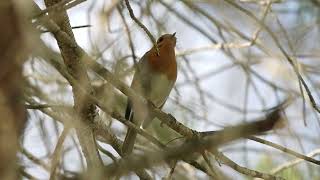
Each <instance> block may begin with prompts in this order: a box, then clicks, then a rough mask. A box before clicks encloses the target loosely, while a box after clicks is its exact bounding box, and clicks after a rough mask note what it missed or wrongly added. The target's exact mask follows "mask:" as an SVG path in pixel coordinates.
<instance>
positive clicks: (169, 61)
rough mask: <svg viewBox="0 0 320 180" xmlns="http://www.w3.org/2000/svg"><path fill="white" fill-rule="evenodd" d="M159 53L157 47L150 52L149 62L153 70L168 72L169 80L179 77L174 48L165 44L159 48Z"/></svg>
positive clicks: (148, 55)
mask: <svg viewBox="0 0 320 180" xmlns="http://www.w3.org/2000/svg"><path fill="white" fill-rule="evenodd" d="M159 54H160V55H158V54H157V52H156V50H155V48H152V49H151V50H150V51H149V52H148V54H147V58H148V63H149V65H150V68H151V69H152V71H154V72H157V73H161V74H166V75H167V77H168V79H169V80H172V81H175V80H176V79H177V62H176V57H175V52H174V48H173V47H170V46H163V47H160V48H159Z"/></svg>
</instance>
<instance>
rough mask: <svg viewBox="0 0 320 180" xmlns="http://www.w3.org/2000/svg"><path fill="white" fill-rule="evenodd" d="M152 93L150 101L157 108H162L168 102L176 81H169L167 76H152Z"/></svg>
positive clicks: (158, 74) (149, 96)
mask: <svg viewBox="0 0 320 180" xmlns="http://www.w3.org/2000/svg"><path fill="white" fill-rule="evenodd" d="M150 78H151V84H150V88H151V89H150V92H149V93H147V94H148V99H149V100H150V101H151V102H152V103H153V104H154V105H155V106H157V107H160V106H162V105H163V104H164V102H165V101H166V100H167V98H168V96H169V94H170V91H171V89H172V87H173V85H174V81H169V79H168V77H167V76H166V75H165V74H160V73H157V74H154V75H151V77H150Z"/></svg>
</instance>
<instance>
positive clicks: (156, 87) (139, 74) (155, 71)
mask: <svg viewBox="0 0 320 180" xmlns="http://www.w3.org/2000/svg"><path fill="white" fill-rule="evenodd" d="M157 44H158V48H159V55H158V54H157V51H156V48H155V47H152V48H151V49H150V50H149V51H148V52H146V53H145V54H144V56H143V57H142V58H141V60H140V61H139V63H138V68H137V71H136V73H135V74H134V77H133V80H132V84H131V88H132V89H134V90H135V91H136V92H137V93H139V94H140V95H142V96H143V97H145V98H146V99H148V100H149V101H151V102H152V103H153V104H154V105H155V106H156V107H158V108H162V107H163V105H164V103H165V102H166V100H167V98H168V96H169V94H170V91H171V89H172V88H173V86H174V83H175V81H176V79H177V62H176V57H175V50H174V48H175V45H176V38H175V33H174V34H164V35H162V36H161V37H160V38H159V39H158V41H157ZM125 117H126V119H127V120H130V121H131V122H133V123H134V124H136V125H137V126H138V127H140V126H141V124H143V127H144V128H145V127H147V126H148V125H149V124H150V122H151V120H152V117H149V116H148V112H147V108H146V107H144V106H143V105H142V104H138V103H134V102H131V101H130V100H128V105H127V109H126V114H125ZM136 136H137V133H136V132H135V131H133V129H131V128H128V131H127V134H126V137H125V140H124V143H123V147H122V151H123V153H124V154H129V153H131V152H132V150H133V146H134V142H135V139H136Z"/></svg>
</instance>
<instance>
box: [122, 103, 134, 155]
mask: <svg viewBox="0 0 320 180" xmlns="http://www.w3.org/2000/svg"><path fill="white" fill-rule="evenodd" d="M125 118H126V119H127V120H128V121H131V122H132V121H133V112H132V103H131V101H130V100H128V104H127V108H126V114H125ZM136 137H137V133H136V132H135V131H134V130H133V129H132V128H130V127H128V130H127V134H126V137H125V139H124V141H123V146H122V153H123V154H124V155H128V154H130V153H131V152H132V150H133V147H134V143H135V140H136Z"/></svg>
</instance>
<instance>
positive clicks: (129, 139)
mask: <svg viewBox="0 0 320 180" xmlns="http://www.w3.org/2000/svg"><path fill="white" fill-rule="evenodd" d="M136 137H137V132H136V131H134V129H132V128H128V131H127V134H126V138H125V139H124V142H123V146H122V153H123V154H124V155H128V154H130V153H131V152H132V150H133V146H134V143H135V140H136Z"/></svg>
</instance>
